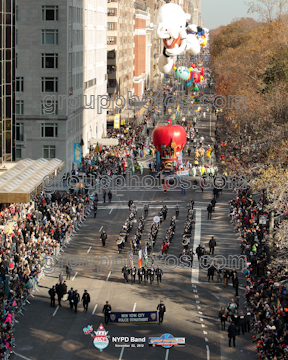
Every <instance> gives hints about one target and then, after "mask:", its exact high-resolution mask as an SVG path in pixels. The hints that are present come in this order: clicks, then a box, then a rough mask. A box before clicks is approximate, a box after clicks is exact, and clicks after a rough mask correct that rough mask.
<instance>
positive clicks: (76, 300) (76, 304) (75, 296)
mask: <svg viewBox="0 0 288 360" xmlns="http://www.w3.org/2000/svg"><path fill="white" fill-rule="evenodd" d="M73 300H74V302H73V305H74V309H75V314H76V313H77V306H78V303H79V301H80V296H79V294H78V291H77V290H75V292H74V297H73Z"/></svg>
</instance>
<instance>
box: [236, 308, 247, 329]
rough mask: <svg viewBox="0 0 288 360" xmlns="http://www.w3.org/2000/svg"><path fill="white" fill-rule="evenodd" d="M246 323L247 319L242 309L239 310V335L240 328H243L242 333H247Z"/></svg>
mask: <svg viewBox="0 0 288 360" xmlns="http://www.w3.org/2000/svg"><path fill="white" fill-rule="evenodd" d="M245 325H246V319H245V316H244V314H243V313H242V311H239V320H238V335H240V328H241V330H242V334H243V335H244V334H245Z"/></svg>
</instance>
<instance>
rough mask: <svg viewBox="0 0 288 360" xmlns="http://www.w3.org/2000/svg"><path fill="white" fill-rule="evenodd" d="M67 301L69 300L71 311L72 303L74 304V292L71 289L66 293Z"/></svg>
mask: <svg viewBox="0 0 288 360" xmlns="http://www.w3.org/2000/svg"><path fill="white" fill-rule="evenodd" d="M68 300H69V305H70V309H71V311H72V310H73V303H74V290H73V288H71V289H70V290H69V291H68Z"/></svg>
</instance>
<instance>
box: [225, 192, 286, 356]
mask: <svg viewBox="0 0 288 360" xmlns="http://www.w3.org/2000/svg"><path fill="white" fill-rule="evenodd" d="M264 202H265V200H263V198H260V200H259V201H258V202H257V203H256V201H255V200H253V198H252V195H249V190H248V189H246V190H243V189H241V190H239V191H238V194H237V197H235V198H234V199H233V200H232V201H231V214H230V216H231V222H233V223H234V226H235V231H239V234H240V238H241V249H242V254H245V255H246V256H247V260H248V263H247V264H248V265H249V266H248V268H247V269H245V270H244V272H243V273H244V275H245V276H246V281H247V283H246V290H245V295H246V307H247V311H249V312H250V313H251V315H252V323H253V328H252V331H253V333H254V335H253V338H252V341H253V342H254V343H255V344H256V349H257V353H258V356H259V359H262V360H263V359H266V360H276V359H277V360H279V359H280V360H283V359H288V302H287V289H286V287H285V280H288V271H287V267H286V265H285V262H284V263H283V262H281V261H277V258H278V256H279V252H280V251H281V250H282V249H281V250H280V248H278V247H277V246H274V249H273V258H274V261H271V262H270V261H268V260H269V258H268V255H269V252H268V251H269V247H268V241H267V239H268V226H267V225H268V223H266V224H261V223H260V222H259V220H260V218H261V217H262V219H263V216H265V213H264V210H263V205H265V204H264ZM284 221H286V220H284ZM275 259H276V260H275ZM283 281H284V282H283ZM287 283H288V282H287ZM287 283H286V284H287Z"/></svg>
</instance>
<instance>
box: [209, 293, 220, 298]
mask: <svg viewBox="0 0 288 360" xmlns="http://www.w3.org/2000/svg"><path fill="white" fill-rule="evenodd" d="M211 294H212V295H213V296H215V297H216V299H218V300H219V299H220V298H219V296H217V295H216V294H214V293H212V292H211Z"/></svg>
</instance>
